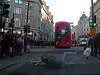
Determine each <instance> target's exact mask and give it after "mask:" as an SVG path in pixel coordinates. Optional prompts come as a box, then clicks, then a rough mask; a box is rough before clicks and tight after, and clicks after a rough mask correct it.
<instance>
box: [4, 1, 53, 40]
mask: <svg viewBox="0 0 100 75" xmlns="http://www.w3.org/2000/svg"><path fill="white" fill-rule="evenodd" d="M5 1H6V2H8V3H9V4H10V8H9V11H10V12H9V18H7V20H6V29H7V28H9V23H11V19H12V18H13V17H14V32H15V33H17V32H21V33H22V34H24V25H29V26H31V32H30V33H31V34H32V37H33V39H34V40H46V41H47V40H48V39H50V40H53V39H54V36H53V35H54V33H53V15H51V12H50V11H49V6H47V5H46V2H45V1H44V0H5ZM34 34H35V36H34Z"/></svg>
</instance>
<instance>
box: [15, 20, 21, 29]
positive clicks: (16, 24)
mask: <svg viewBox="0 0 100 75" xmlns="http://www.w3.org/2000/svg"><path fill="white" fill-rule="evenodd" d="M14 21H15V26H16V27H18V26H20V22H21V19H20V18H15V19H14Z"/></svg>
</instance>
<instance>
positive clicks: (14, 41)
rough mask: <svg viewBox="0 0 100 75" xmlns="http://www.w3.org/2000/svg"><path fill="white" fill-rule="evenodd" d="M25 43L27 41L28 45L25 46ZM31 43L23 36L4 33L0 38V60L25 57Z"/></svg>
mask: <svg viewBox="0 0 100 75" xmlns="http://www.w3.org/2000/svg"><path fill="white" fill-rule="evenodd" d="M25 41H27V43H26V45H24V42H25ZM29 42H30V40H29V39H28V38H27V37H24V36H22V35H12V34H11V33H10V32H9V31H8V32H7V33H4V32H2V33H1V36H0V47H1V48H0V60H1V59H4V58H5V57H8V56H10V57H14V56H15V55H23V53H25V52H26V50H27V49H28V47H29ZM27 52H29V49H28V51H27Z"/></svg>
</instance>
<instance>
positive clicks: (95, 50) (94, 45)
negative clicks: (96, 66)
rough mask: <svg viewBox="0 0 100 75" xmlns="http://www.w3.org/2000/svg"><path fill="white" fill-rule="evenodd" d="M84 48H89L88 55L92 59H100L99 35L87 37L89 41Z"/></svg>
mask: <svg viewBox="0 0 100 75" xmlns="http://www.w3.org/2000/svg"><path fill="white" fill-rule="evenodd" d="M86 47H90V48H91V53H90V55H92V56H93V57H94V58H95V57H98V58H99V59H100V33H98V34H96V35H89V40H88V43H87V46H86ZM87 59H88V57H87Z"/></svg>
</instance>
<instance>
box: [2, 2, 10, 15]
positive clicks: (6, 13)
mask: <svg viewBox="0 0 100 75" xmlns="http://www.w3.org/2000/svg"><path fill="white" fill-rule="evenodd" d="M9 7H10V5H9V4H8V3H5V2H4V6H3V16H4V17H8V14H9Z"/></svg>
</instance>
